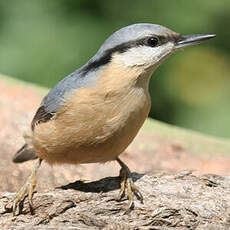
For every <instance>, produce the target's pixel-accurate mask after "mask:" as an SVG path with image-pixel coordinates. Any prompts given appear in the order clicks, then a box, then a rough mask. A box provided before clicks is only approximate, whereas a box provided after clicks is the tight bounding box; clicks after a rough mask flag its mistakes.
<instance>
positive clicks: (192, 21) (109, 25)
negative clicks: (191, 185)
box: [0, 0, 230, 138]
mask: <svg viewBox="0 0 230 230" xmlns="http://www.w3.org/2000/svg"><path fill="white" fill-rule="evenodd" d="M138 22H149V23H155V24H162V25H164V26H167V27H169V28H171V29H173V30H175V31H177V32H180V33H183V34H190V33H216V34H217V37H216V38H215V39H213V40H210V41H208V42H207V43H203V44H202V45H199V46H196V47H190V48H186V49H185V50H184V51H181V52H178V53H177V54H176V55H174V56H173V57H170V58H169V59H168V60H167V61H166V62H164V64H163V65H162V66H161V67H160V68H159V69H158V70H157V71H156V72H155V74H154V76H155V77H154V78H152V80H151V85H150V90H151V96H152V110H151V113H150V116H151V117H153V118H156V119H159V120H161V121H165V122H168V123H171V124H175V125H178V126H182V127H186V128H190V129H193V130H197V131H202V132H204V133H208V134H212V135H216V136H221V137H228V138H229V137H230V116H229V114H230V65H229V61H230V52H229V51H230V32H229V31H230V29H229V22H230V0H202V1H200V0H193V1H185V0H176V1H172V0H152V1H151V0H142V1H141V0H116V1H115V0H106V1H105V0H18V1H16V0H0V72H2V73H4V74H7V75H10V76H13V77H15V78H19V79H23V80H25V81H29V82H33V83H37V84H40V85H42V86H46V87H52V86H54V84H55V83H56V82H57V81H58V80H60V79H62V78H63V77H64V76H66V75H67V74H69V73H70V72H73V71H74V70H75V69H76V68H78V67H79V66H81V65H82V64H84V63H85V62H87V60H88V59H89V58H90V57H91V56H92V55H94V53H95V52H96V51H97V49H98V48H99V47H100V45H101V44H102V43H103V41H104V40H105V39H106V38H107V37H108V36H109V35H110V34H111V33H112V32H114V31H115V30H117V29H119V28H121V27H123V26H126V25H129V24H132V23H138Z"/></svg>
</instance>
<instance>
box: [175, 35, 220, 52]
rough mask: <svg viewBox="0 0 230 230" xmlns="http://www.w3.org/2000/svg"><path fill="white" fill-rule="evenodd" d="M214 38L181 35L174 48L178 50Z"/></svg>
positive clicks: (211, 36) (209, 36)
mask: <svg viewBox="0 0 230 230" xmlns="http://www.w3.org/2000/svg"><path fill="white" fill-rule="evenodd" d="M214 37H216V35H215V34H190V35H182V36H181V37H180V39H178V40H177V41H176V44H175V48H176V49H180V48H184V47H186V46H191V45H196V44H199V43H201V42H203V41H206V40H208V39H210V38H214Z"/></svg>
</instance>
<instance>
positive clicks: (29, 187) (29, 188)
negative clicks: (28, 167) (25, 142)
mask: <svg viewBox="0 0 230 230" xmlns="http://www.w3.org/2000/svg"><path fill="white" fill-rule="evenodd" d="M41 162H42V159H39V160H38V162H37V163H36V164H35V166H34V168H33V169H32V172H31V174H30V176H29V177H28V178H27V180H26V182H25V184H24V185H23V186H22V187H21V188H20V190H19V191H18V192H17V193H16V195H15V196H14V198H13V199H12V200H11V201H10V202H9V203H8V204H7V205H6V206H5V209H6V210H9V209H10V210H11V211H12V212H13V215H15V212H16V209H17V207H18V206H19V205H20V203H21V202H22V201H23V200H24V197H25V196H26V195H28V199H29V204H30V210H31V212H32V211H33V202H32V198H33V193H34V189H35V187H36V183H37V180H36V175H37V171H38V169H39V167H40V165H41ZM8 205H11V207H10V208H8V207H7V206H8Z"/></svg>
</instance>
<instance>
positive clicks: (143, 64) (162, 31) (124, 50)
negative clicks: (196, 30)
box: [86, 23, 215, 71]
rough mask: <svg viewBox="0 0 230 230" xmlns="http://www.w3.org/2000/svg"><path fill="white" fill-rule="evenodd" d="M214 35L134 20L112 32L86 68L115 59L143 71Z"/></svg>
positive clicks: (92, 67) (153, 67)
mask: <svg viewBox="0 0 230 230" xmlns="http://www.w3.org/2000/svg"><path fill="white" fill-rule="evenodd" d="M213 37H215V34H192V35H181V34H179V33H176V32H174V31H172V30H170V29H168V28H166V27H164V26H161V25H156V24H148V23H139V24H133V25H130V26H126V27H124V28H122V29H120V30H118V31H116V32H115V33H113V34H112V35H111V36H110V37H109V38H108V39H107V40H106V41H105V42H104V44H103V45H102V46H101V47H100V49H99V50H98V52H97V53H96V55H95V56H94V57H93V58H92V59H91V60H90V61H89V62H88V65H87V67H86V68H88V69H95V68H98V67H100V66H103V65H106V64H108V63H110V62H114V61H115V62H119V63H120V64H122V65H124V66H125V67H130V68H132V67H137V68H139V69H141V70H142V71H145V70H146V69H153V70H154V69H155V68H156V67H157V66H158V65H159V64H160V63H162V61H163V60H165V59H166V58H167V57H168V56H169V55H171V54H172V53H174V52H175V51H176V50H178V49H181V48H184V47H186V46H190V45H195V44H198V43H200V42H203V41H205V40H207V39H210V38H213Z"/></svg>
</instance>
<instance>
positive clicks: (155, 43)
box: [147, 37, 159, 47]
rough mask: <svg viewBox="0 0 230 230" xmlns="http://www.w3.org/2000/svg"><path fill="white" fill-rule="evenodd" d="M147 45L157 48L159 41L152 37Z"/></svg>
mask: <svg viewBox="0 0 230 230" xmlns="http://www.w3.org/2000/svg"><path fill="white" fill-rule="evenodd" d="M147 43H148V45H149V46H151V47H155V46H157V45H158V43H159V39H158V38H157V37H151V38H149V39H148V41H147Z"/></svg>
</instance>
